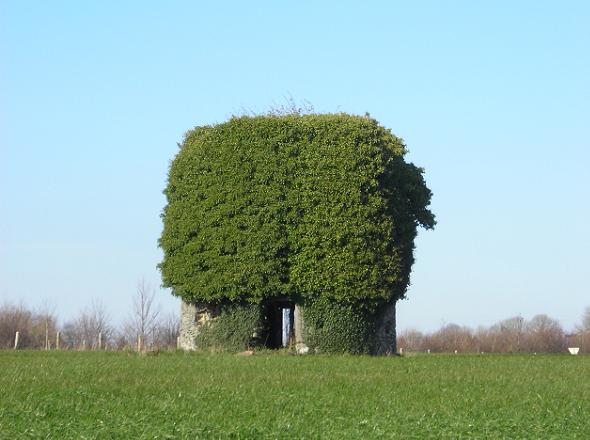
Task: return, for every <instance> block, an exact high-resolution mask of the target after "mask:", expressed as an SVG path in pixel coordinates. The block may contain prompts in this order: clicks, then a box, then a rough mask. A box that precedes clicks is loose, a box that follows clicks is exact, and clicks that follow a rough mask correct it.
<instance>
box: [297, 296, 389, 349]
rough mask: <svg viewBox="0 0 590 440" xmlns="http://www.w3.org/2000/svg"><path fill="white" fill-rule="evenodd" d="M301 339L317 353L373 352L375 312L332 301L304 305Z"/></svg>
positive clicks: (376, 323)
mask: <svg viewBox="0 0 590 440" xmlns="http://www.w3.org/2000/svg"><path fill="white" fill-rule="evenodd" d="M302 313H303V320H304V322H305V326H304V330H303V339H304V340H305V343H306V345H307V346H308V347H309V348H310V349H312V350H313V351H315V352H320V353H352V354H369V353H372V352H373V348H374V344H375V334H376V331H377V325H378V318H379V316H380V315H379V313H376V312H373V313H372V312H369V311H367V310H365V309H364V308H362V307H354V306H353V305H352V304H341V303H338V302H334V301H321V300H320V301H314V302H308V303H306V305H305V306H304V307H302Z"/></svg>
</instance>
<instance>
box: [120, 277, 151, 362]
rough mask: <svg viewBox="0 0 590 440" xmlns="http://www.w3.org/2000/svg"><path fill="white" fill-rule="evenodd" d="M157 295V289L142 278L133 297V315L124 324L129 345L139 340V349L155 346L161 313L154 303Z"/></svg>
mask: <svg viewBox="0 0 590 440" xmlns="http://www.w3.org/2000/svg"><path fill="white" fill-rule="evenodd" d="M155 296H156V292H155V290H154V289H152V287H151V286H150V285H149V284H147V283H146V282H145V280H144V279H143V278H142V279H141V280H140V281H139V282H138V283H137V290H136V294H135V296H134V297H133V311H132V314H131V317H130V318H129V319H128V320H127V322H126V323H125V325H124V332H125V334H126V336H127V338H130V340H129V343H130V344H129V345H130V346H133V343H134V342H135V341H137V344H138V349H139V350H145V349H147V348H148V347H150V346H153V342H154V336H155V332H156V326H157V324H158V316H159V314H160V311H159V309H158V308H157V307H156V305H155V304H154V299H155Z"/></svg>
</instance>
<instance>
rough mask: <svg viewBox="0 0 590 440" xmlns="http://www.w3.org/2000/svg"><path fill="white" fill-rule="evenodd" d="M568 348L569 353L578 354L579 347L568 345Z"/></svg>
mask: <svg viewBox="0 0 590 440" xmlns="http://www.w3.org/2000/svg"><path fill="white" fill-rule="evenodd" d="M568 350H569V351H570V353H571V354H578V351H580V347H569V348H568Z"/></svg>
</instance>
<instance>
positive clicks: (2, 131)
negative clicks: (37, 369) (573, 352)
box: [0, 0, 590, 330]
mask: <svg viewBox="0 0 590 440" xmlns="http://www.w3.org/2000/svg"><path fill="white" fill-rule="evenodd" d="M207 3H208V4H204V3H199V2H174V1H171V2H151V1H141V2H139V1H137V2H109V1H105V2H80V1H71V2H60V1H55V2H41V1H38V2H31V1H20V0H19V1H6V0H4V1H2V2H1V3H0V302H2V301H5V300H8V301H20V300H23V301H24V302H25V303H27V304H29V305H32V306H36V305H38V304H40V303H41V302H42V301H43V300H49V301H51V302H53V303H54V304H55V305H56V306H57V309H58V311H59V312H60V314H61V316H62V317H63V318H67V317H70V316H73V315H75V314H76V312H77V311H78V310H80V309H82V308H83V307H84V306H86V305H89V304H90V302H91V300H92V299H93V298H101V299H102V301H103V302H104V304H106V305H107V307H108V308H109V310H110V312H111V314H112V316H113V317H114V318H115V319H121V318H123V317H124V316H125V315H126V313H127V312H128V310H129V307H130V304H131V296H132V295H133V293H134V290H135V286H136V283H137V281H138V279H139V278H141V277H145V279H146V280H147V281H149V282H151V283H152V285H153V286H155V287H157V288H158V292H159V293H158V296H159V301H160V302H161V304H162V305H163V307H164V308H166V309H167V310H172V309H175V308H176V307H177V304H178V303H177V300H176V299H174V298H172V297H171V295H170V294H169V292H167V291H165V290H160V289H159V285H160V277H159V273H158V271H157V270H156V264H157V263H158V262H159V260H160V258H161V254H160V251H159V249H158V247H157V239H158V237H159V234H160V230H161V220H160V212H161V210H162V208H163V206H164V203H165V200H164V197H163V195H162V193H161V191H162V189H163V188H164V186H165V184H166V174H167V169H168V164H169V161H170V160H171V159H172V158H173V157H174V155H175V154H176V151H177V146H176V143H177V142H179V141H181V140H182V137H183V133H184V132H185V131H186V130H188V129H190V128H191V127H193V126H195V125H201V124H208V123H215V122H221V121H224V120H225V119H227V118H228V117H229V116H230V115H232V114H234V113H240V112H242V111H243V109H249V110H253V111H257V112H264V111H265V110H267V109H268V107H269V106H272V105H277V104H278V105H280V104H283V103H284V102H285V97H288V96H292V97H293V98H294V99H295V100H298V101H302V100H308V101H310V102H311V103H312V104H313V105H314V107H315V109H316V111H318V112H339V111H345V112H349V113H361V114H362V113H364V112H366V111H368V112H370V113H371V115H372V116H374V117H375V118H376V119H378V120H379V121H381V122H382V124H384V125H385V126H387V127H389V128H391V129H392V130H393V132H394V133H396V134H397V135H398V136H401V137H403V138H404V139H405V141H406V143H407V144H408V147H409V150H410V153H409V159H410V160H411V161H413V162H415V163H416V164H418V165H420V166H423V167H424V168H425V169H426V179H427V182H428V184H429V186H430V187H431V189H432V191H433V192H434V198H433V203H432V209H433V210H434V212H435V213H436V214H437V218H438V227H437V228H436V229H435V230H434V231H428V232H425V231H423V232H421V233H420V236H419V238H418V240H417V251H416V257H417V258H416V264H415V267H414V272H413V276H412V286H411V287H410V289H409V291H408V299H407V300H406V301H403V302H402V304H401V305H400V307H399V309H398V310H399V312H398V319H399V324H400V328H402V329H403V328H409V327H415V328H418V329H421V330H433V329H436V328H438V327H439V326H440V325H441V324H444V323H451V322H455V323H458V324H462V325H469V326H477V325H480V324H482V325H489V324H492V323H494V322H496V321H498V320H500V319H503V318H507V317H510V316H514V315H516V314H522V316H524V317H525V318H530V317H532V316H533V315H535V314H537V313H547V314H549V315H550V316H552V317H555V318H557V319H559V320H560V321H561V322H562V324H563V325H564V326H565V327H566V329H570V328H572V327H573V326H574V325H575V324H576V323H577V322H579V320H580V317H581V315H582V311H583V308H584V307H586V306H588V305H590V288H589V274H590V269H589V263H590V258H589V249H590V233H589V231H588V226H589V224H590V222H589V219H590V207H589V200H590V172H588V166H589V165H590V153H589V151H590V140H589V139H590V138H589V135H588V133H589V128H590V25H589V23H590V3H588V2H585V1H578V2H576V1H568V2H548V1H547V2H546V1H519V2H514V1H495V2H473V1H462V2H459V1H449V2H439V1H432V2H401V1H399V2H393V1H391V2H390V1H383V2H365V3H363V2H358V1H354V2H343V1H338V2H311V1H309V2H307V1H297V2H270V1H269V2H237V1H236V2H223V3H222V2H207ZM484 3H485V4H484Z"/></svg>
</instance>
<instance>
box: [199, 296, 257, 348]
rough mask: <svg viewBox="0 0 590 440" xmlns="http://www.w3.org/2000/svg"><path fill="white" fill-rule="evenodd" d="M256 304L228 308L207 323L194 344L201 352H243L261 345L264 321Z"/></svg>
mask: <svg viewBox="0 0 590 440" xmlns="http://www.w3.org/2000/svg"><path fill="white" fill-rule="evenodd" d="M261 312H262V309H261V307H260V306H259V305H257V304H227V305H224V306H222V307H221V309H220V313H219V316H216V317H215V318H214V320H211V321H208V322H206V323H205V324H204V325H203V326H202V327H201V329H200V332H199V334H198V335H197V337H196V340H195V343H196V345H197V347H199V349H202V350H212V351H242V350H246V349H248V348H251V347H255V346H259V345H262V343H263V339H262V338H263V337H264V327H263V323H264V317H263V316H262V313H261Z"/></svg>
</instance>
